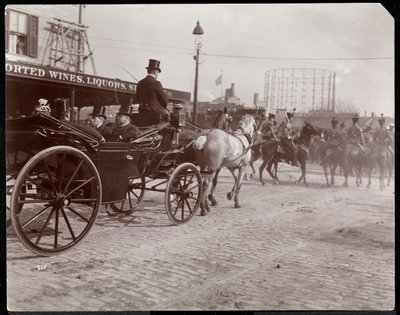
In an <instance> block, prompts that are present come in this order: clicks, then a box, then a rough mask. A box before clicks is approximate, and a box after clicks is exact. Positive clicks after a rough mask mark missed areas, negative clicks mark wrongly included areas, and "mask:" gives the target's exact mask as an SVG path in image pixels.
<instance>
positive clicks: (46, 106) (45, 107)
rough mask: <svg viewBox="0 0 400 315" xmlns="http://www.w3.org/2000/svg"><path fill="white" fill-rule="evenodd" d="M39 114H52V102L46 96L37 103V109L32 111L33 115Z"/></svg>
mask: <svg viewBox="0 0 400 315" xmlns="http://www.w3.org/2000/svg"><path fill="white" fill-rule="evenodd" d="M38 114H43V115H48V116H50V115H51V108H50V103H49V101H48V100H46V99H45V98H40V99H39V100H38V102H37V104H36V105H35V109H34V110H33V112H32V115H38Z"/></svg>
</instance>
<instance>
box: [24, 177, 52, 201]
mask: <svg viewBox="0 0 400 315" xmlns="http://www.w3.org/2000/svg"><path fill="white" fill-rule="evenodd" d="M38 178H40V177H38ZM29 181H31V182H32V183H34V184H35V185H36V186H37V187H39V188H40V189H42V190H43V191H45V192H46V193H47V194H48V195H50V196H54V194H53V193H52V192H50V191H49V190H47V189H46V188H44V187H43V186H42V185H41V184H39V183H38V182H36V181H35V180H33V179H32V178H29ZM25 185H26V184H25Z"/></svg>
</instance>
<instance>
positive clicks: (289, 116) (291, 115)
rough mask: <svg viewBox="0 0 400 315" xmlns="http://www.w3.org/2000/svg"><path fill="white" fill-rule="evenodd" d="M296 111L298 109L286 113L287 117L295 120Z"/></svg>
mask: <svg viewBox="0 0 400 315" xmlns="http://www.w3.org/2000/svg"><path fill="white" fill-rule="evenodd" d="M295 111H296V108H293V112H291V113H290V112H286V117H287V118H288V119H292V118H293V116H294V112H295Z"/></svg>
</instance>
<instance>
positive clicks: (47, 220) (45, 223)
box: [35, 208, 55, 245]
mask: <svg viewBox="0 0 400 315" xmlns="http://www.w3.org/2000/svg"><path fill="white" fill-rule="evenodd" d="M54 210H55V209H54V208H53V209H51V212H50V214H49V216H48V217H47V219H46V222H44V225H43V227H42V229H41V230H40V232H39V235H38V237H37V239H36V241H35V245H37V244H38V243H39V242H40V240H41V238H42V235H43V232H44V230H45V228H46V227H47V224H48V223H49V221H50V218H51V216H52V215H53V212H54Z"/></svg>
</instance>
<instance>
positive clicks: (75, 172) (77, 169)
mask: <svg viewBox="0 0 400 315" xmlns="http://www.w3.org/2000/svg"><path fill="white" fill-rule="evenodd" d="M82 164H83V160H81V161H80V162H79V164H78V166H77V167H76V169H75V171H74V173H73V174H72V175H71V177H70V179H69V181H68V183H67V185H66V186H65V188H64V191H63V193H65V192H66V191H67V189H68V187H69V185H70V184H71V182H72V180H73V179H74V177H75V176H76V174H77V173H78V171H79V169H80V167H81V166H82Z"/></svg>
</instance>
